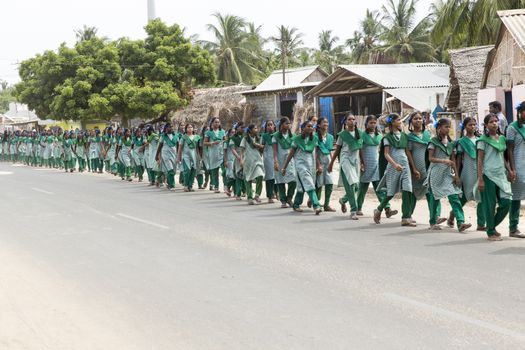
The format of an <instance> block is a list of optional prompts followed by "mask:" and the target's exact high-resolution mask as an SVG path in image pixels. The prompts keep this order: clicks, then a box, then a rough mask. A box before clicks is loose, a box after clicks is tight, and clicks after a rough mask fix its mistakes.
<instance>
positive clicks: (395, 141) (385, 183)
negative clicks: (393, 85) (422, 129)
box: [374, 113, 416, 227]
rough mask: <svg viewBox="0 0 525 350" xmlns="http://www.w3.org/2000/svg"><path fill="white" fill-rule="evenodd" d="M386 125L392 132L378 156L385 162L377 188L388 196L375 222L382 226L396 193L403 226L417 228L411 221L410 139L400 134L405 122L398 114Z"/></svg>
mask: <svg viewBox="0 0 525 350" xmlns="http://www.w3.org/2000/svg"><path fill="white" fill-rule="evenodd" d="M386 122H387V126H388V128H389V132H388V133H387V134H386V135H385V137H384V138H383V140H382V150H381V152H380V154H379V156H380V157H381V158H382V159H381V158H380V160H379V167H380V169H379V174H380V176H382V177H381V180H380V181H379V184H378V188H379V190H380V191H386V196H385V198H384V199H383V200H382V201H381V203H380V204H379V206H378V207H377V209H375V210H374V222H375V223H376V224H379V223H381V213H382V212H383V210H384V209H385V208H386V206H387V204H388V203H389V202H390V200H391V199H392V198H394V196H395V195H396V193H399V192H401V199H402V204H401V211H402V218H401V225H402V226H409V227H415V226H416V223H415V222H414V221H413V220H411V219H410V215H411V213H410V203H411V200H410V198H411V197H410V195H411V192H412V177H411V174H410V165H409V163H408V157H407V147H408V137H407V135H406V134H405V133H403V132H402V131H401V123H402V122H401V117H400V116H399V115H398V114H395V113H394V114H391V115H389V116H388V117H387V119H386ZM385 162H386V166H385V165H384V164H385ZM387 217H388V216H387Z"/></svg>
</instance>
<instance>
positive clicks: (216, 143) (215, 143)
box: [213, 141, 221, 145]
mask: <svg viewBox="0 0 525 350" xmlns="http://www.w3.org/2000/svg"><path fill="white" fill-rule="evenodd" d="M219 143H221V141H214V142H213V144H214V145H218V144H219Z"/></svg>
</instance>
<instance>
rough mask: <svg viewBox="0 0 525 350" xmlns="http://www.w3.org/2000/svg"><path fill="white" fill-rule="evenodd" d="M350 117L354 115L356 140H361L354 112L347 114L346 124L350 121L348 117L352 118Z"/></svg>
mask: <svg viewBox="0 0 525 350" xmlns="http://www.w3.org/2000/svg"><path fill="white" fill-rule="evenodd" d="M350 117H354V131H355V136H354V138H355V139H356V140H359V130H358V128H357V125H356V123H355V116H354V115H353V114H352V113H348V114H347V115H346V116H345V126H346V122H348V118H350ZM348 131H350V130H348Z"/></svg>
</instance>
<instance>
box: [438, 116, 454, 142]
mask: <svg viewBox="0 0 525 350" xmlns="http://www.w3.org/2000/svg"><path fill="white" fill-rule="evenodd" d="M444 125H450V120H449V119H448V118H441V119H439V120H438V121H437V122H436V130H438V129H439V128H441V127H442V126H444ZM436 136H437V138H438V139H439V141H443V139H442V138H441V135H439V133H438V132H436ZM447 140H448V141H449V142H450V141H452V139H451V138H450V135H448V134H447Z"/></svg>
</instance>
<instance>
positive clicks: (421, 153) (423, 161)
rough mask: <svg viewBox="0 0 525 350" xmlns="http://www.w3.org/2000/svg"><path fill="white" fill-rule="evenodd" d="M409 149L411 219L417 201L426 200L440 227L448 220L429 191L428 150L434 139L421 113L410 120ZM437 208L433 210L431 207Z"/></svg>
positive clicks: (439, 203) (412, 115) (415, 114)
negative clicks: (443, 216) (442, 214)
mask: <svg viewBox="0 0 525 350" xmlns="http://www.w3.org/2000/svg"><path fill="white" fill-rule="evenodd" d="M408 130H409V131H410V132H409V133H408V135H407V136H408V148H407V156H408V162H409V164H410V169H411V171H412V192H411V193H410V194H409V197H410V217H409V219H410V220H412V221H413V219H412V216H413V215H414V211H415V210H416V204H417V201H418V200H420V199H423V198H426V201H427V205H428V208H429V211H435V212H436V214H437V219H436V225H440V224H441V223H443V222H445V221H446V220H447V219H446V218H442V217H440V216H441V202H439V201H438V202H437V203H435V202H434V201H433V199H432V197H431V195H430V193H429V191H428V188H427V186H426V185H425V182H426V181H427V168H428V166H429V165H430V164H429V161H428V157H427V148H428V144H429V142H430V139H431V138H432V136H431V134H430V132H429V131H428V130H427V128H426V125H425V121H424V120H423V116H422V115H421V114H420V113H419V112H413V113H412V114H410V116H409V119H408ZM433 203H434V205H435V206H436V207H435V208H433V207H432V206H431V205H432V204H433Z"/></svg>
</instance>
